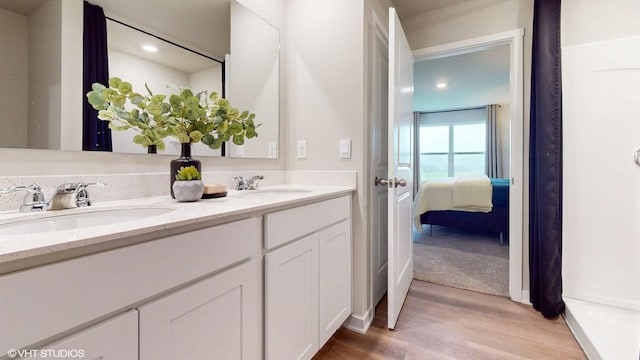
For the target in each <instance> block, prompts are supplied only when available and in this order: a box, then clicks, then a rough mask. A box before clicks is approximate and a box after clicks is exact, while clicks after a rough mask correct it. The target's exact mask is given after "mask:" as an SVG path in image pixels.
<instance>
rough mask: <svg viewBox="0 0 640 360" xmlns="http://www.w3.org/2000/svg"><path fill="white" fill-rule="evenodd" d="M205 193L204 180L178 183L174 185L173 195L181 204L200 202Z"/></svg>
mask: <svg viewBox="0 0 640 360" xmlns="http://www.w3.org/2000/svg"><path fill="white" fill-rule="evenodd" d="M203 192H204V183H203V182H202V180H189V181H176V182H174V183H173V195H175V197H176V200H178V201H181V202H187V201H198V200H200V198H201V197H202V193H203Z"/></svg>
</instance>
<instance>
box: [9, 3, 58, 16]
mask: <svg viewBox="0 0 640 360" xmlns="http://www.w3.org/2000/svg"><path fill="white" fill-rule="evenodd" d="M46 1H47V0H0V9H7V10H9V11H11V12H14V13H18V14H21V15H24V16H27V15H29V14H31V13H32V12H33V10H35V9H37V8H39V7H40V5H42V4H44V3H45V2H46Z"/></svg>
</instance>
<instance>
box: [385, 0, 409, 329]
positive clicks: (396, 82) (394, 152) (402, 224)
mask: <svg viewBox="0 0 640 360" xmlns="http://www.w3.org/2000/svg"><path fill="white" fill-rule="evenodd" d="M412 140H413V53H412V52H411V48H410V47H409V42H408V41H407V38H406V36H405V35H404V31H403V30H402V25H401V24H400V20H399V19H398V16H397V15H396V12H395V9H394V8H390V9H389V158H388V161H389V168H388V172H387V174H388V182H387V183H388V192H389V205H388V206H389V210H388V211H389V213H388V216H389V220H388V221H389V224H388V227H389V230H388V231H389V235H388V241H389V244H388V246H389V249H388V252H389V260H388V261H389V263H388V294H387V301H388V306H389V309H388V319H387V326H388V327H389V329H393V328H395V326H396V321H398V316H399V315H400V309H401V308H402V304H403V303H404V299H405V298H406V296H407V292H408V291H409V285H411V280H412V278H413V242H412V237H411V236H412V232H411V204H412V203H413V196H412V191H411V189H413V186H412V179H413V167H412V164H413V143H412Z"/></svg>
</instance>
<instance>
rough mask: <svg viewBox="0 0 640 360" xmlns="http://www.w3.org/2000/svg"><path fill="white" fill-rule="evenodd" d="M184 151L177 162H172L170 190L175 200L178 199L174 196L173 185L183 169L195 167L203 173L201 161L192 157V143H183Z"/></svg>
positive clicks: (182, 150)
mask: <svg viewBox="0 0 640 360" xmlns="http://www.w3.org/2000/svg"><path fill="white" fill-rule="evenodd" d="M181 145H182V149H181V152H180V157H179V158H178V159H175V160H171V173H170V175H171V183H170V184H169V189H170V191H171V198H173V199H175V198H176V197H175V196H174V195H173V183H174V182H175V181H176V174H177V173H178V170H180V168H181V167H183V166H184V167H186V166H192V165H193V166H195V167H196V169H198V171H199V172H200V173H202V171H201V169H202V165H201V163H200V160H196V159H194V158H192V157H191V144H190V143H182V144H181Z"/></svg>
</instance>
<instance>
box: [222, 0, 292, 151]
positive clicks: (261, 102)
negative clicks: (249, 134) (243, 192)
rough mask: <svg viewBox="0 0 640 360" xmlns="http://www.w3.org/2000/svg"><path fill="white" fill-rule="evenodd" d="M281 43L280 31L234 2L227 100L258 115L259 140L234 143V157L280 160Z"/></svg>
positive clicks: (227, 63) (231, 148)
mask: <svg viewBox="0 0 640 360" xmlns="http://www.w3.org/2000/svg"><path fill="white" fill-rule="evenodd" d="M279 52H280V40H279V32H278V29H276V28H274V27H273V26H272V25H270V24H269V23H267V22H266V21H264V20H263V19H261V18H260V17H259V16H258V15H256V14H254V13H253V12H251V11H250V10H249V9H247V8H246V7H244V6H242V5H240V4H239V3H238V2H237V1H235V0H233V1H231V55H230V56H228V57H227V61H226V67H227V69H228V77H227V85H228V87H227V89H228V92H227V97H228V98H229V100H230V101H231V102H232V104H233V105H234V106H235V107H237V108H240V109H251V111H252V112H254V113H255V114H256V119H257V122H258V123H262V126H260V127H259V128H258V129H257V130H258V137H257V138H255V139H251V140H250V141H247V142H246V143H245V144H244V145H242V146H236V145H234V144H232V143H230V144H229V145H230V149H229V150H230V151H229V153H230V154H229V155H230V156H234V157H267V158H271V159H275V158H277V157H278V126H273V125H272V124H277V123H278V119H279V111H278V109H279V107H278V105H279V104H278V102H279V97H278V93H279V86H280V85H279V79H280V75H279V74H280V72H279V67H280V62H279Z"/></svg>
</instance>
